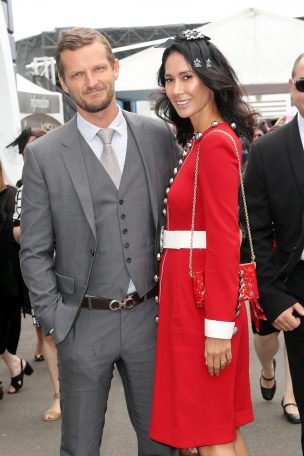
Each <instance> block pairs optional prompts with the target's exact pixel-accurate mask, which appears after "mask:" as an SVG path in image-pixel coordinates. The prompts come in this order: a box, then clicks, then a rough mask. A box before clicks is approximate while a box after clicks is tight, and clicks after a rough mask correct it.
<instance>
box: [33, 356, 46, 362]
mask: <svg viewBox="0 0 304 456" xmlns="http://www.w3.org/2000/svg"><path fill="white" fill-rule="evenodd" d="M34 361H36V363H40V362H41V361H44V356H43V355H34Z"/></svg>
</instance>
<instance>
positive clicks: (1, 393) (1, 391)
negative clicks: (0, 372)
mask: <svg viewBox="0 0 304 456" xmlns="http://www.w3.org/2000/svg"><path fill="white" fill-rule="evenodd" d="M1 399H3V387H2V382H0V400H1Z"/></svg>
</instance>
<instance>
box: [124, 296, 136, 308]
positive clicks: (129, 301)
mask: <svg viewBox="0 0 304 456" xmlns="http://www.w3.org/2000/svg"><path fill="white" fill-rule="evenodd" d="M121 304H122V306H121V308H122V309H132V307H134V306H135V301H134V299H133V298H132V296H128V297H127V298H126V299H124V300H123V301H122V302H121Z"/></svg>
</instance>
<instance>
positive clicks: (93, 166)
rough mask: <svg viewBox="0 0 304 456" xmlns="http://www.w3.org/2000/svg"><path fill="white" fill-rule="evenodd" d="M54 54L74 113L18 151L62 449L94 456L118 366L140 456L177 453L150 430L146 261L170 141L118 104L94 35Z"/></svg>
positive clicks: (151, 344)
mask: <svg viewBox="0 0 304 456" xmlns="http://www.w3.org/2000/svg"><path fill="white" fill-rule="evenodd" d="M56 61H57V67H58V73H59V78H60V82H61V85H62V87H63V89H64V90H65V91H66V92H67V93H69V94H70V96H71V97H72V99H73V100H74V102H75V104H76V107H77V114H76V116H75V117H74V118H73V119H72V120H71V121H69V122H68V123H67V124H66V125H64V126H62V127H60V128H58V129H56V130H54V131H53V132H50V133H49V134H48V135H46V136H45V137H44V138H41V140H38V141H36V142H35V143H33V144H31V145H30V146H29V147H28V148H27V150H26V153H25V156H26V157H25V165H24V174H23V183H24V187H23V188H24V190H23V200H22V218H21V266H22V272H23V276H24V279H25V281H26V283H27V285H28V287H29V290H30V296H31V301H32V303H33V305H34V308H35V312H36V313H37V317H38V318H39V321H40V323H41V325H42V328H43V330H44V332H45V333H46V334H48V333H52V332H53V331H54V335H55V338H56V342H57V347H58V359H59V377H60V388H61V402H62V439H61V451H60V454H61V456H97V455H99V451H100V450H99V448H100V443H101V435H102V429H103V426H104V420H105V412H106V407H107V398H108V393H109V389H110V384H111V378H112V373H113V369H114V365H116V366H117V369H118V371H119V373H120V375H121V378H122V382H123V386H124V390H125V396H126V401H127V406H128V411H129V416H130V419H131V421H132V424H133V426H134V429H135V431H136V434H137V438H138V454H139V455H141V456H162V455H163V456H169V455H175V454H176V450H174V449H172V448H169V447H167V446H164V445H160V444H158V443H156V442H153V441H151V440H150V439H149V437H148V431H149V421H150V407H151V400H152V389H153V371H154V354H155V339H156V319H157V318H156V317H157V296H156V288H155V282H157V276H156V261H155V260H156V256H157V248H158V247H157V246H158V237H159V236H158V233H159V226H160V224H161V223H162V222H163V220H162V214H161V212H162V207H163V198H164V194H165V188H166V185H167V184H168V181H169V179H170V177H171V175H172V171H173V168H174V166H175V163H176V157H177V155H178V148H177V146H176V144H175V140H174V136H173V135H172V133H171V131H170V128H168V126H167V125H166V124H165V123H164V122H162V121H161V120H158V119H157V120H156V119H149V118H145V117H142V116H139V115H136V114H132V113H127V112H125V111H122V110H121V109H120V108H119V106H118V105H117V103H116V99H115V93H114V83H115V80H116V79H117V77H118V72H119V64H118V61H117V59H115V58H114V56H113V54H112V50H111V47H110V45H109V43H108V41H107V40H106V39H105V37H103V36H102V35H101V34H100V33H98V32H97V31H95V30H92V29H83V28H77V29H72V30H70V31H68V32H66V33H65V34H64V35H63V37H62V39H61V41H60V42H59V44H58V47H57V53H56ZM106 136H107V137H106ZM122 454H123V453H122Z"/></svg>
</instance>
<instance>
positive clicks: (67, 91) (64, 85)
mask: <svg viewBox="0 0 304 456" xmlns="http://www.w3.org/2000/svg"><path fill="white" fill-rule="evenodd" d="M58 79H59V82H60V85H61V87H62V88H63V90H64V91H65V92H66V93H69V89H68V87H67V85H66V83H65V82H64V79H63V77H62V76H58Z"/></svg>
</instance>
